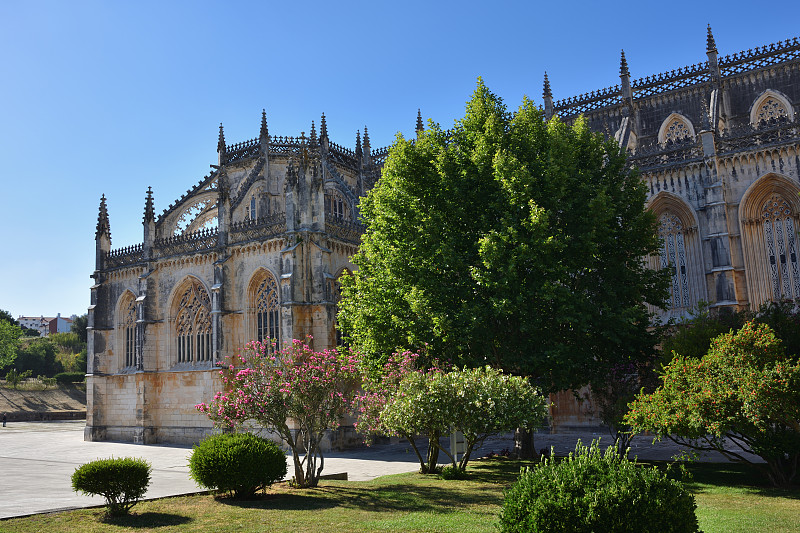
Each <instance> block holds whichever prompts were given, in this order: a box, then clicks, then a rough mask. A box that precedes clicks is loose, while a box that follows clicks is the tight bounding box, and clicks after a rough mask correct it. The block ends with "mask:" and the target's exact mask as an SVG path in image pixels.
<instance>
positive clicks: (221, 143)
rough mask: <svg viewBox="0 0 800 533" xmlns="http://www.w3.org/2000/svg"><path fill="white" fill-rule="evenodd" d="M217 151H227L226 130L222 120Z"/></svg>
mask: <svg viewBox="0 0 800 533" xmlns="http://www.w3.org/2000/svg"><path fill="white" fill-rule="evenodd" d="M217 152H219V153H222V154H224V153H225V132H224V131H223V130H222V122H220V123H219V140H218V141H217Z"/></svg>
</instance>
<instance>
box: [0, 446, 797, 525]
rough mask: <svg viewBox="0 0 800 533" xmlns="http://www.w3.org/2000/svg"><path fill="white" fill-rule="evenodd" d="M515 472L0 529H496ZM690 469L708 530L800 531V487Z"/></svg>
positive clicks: (481, 464)
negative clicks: (773, 485)
mask: <svg viewBox="0 0 800 533" xmlns="http://www.w3.org/2000/svg"><path fill="white" fill-rule="evenodd" d="M519 467H520V463H519V462H517V461H509V460H501V459H494V460H487V461H477V462H475V463H474V466H473V467H472V468H471V469H470V470H471V472H472V474H471V477H470V479H468V480H465V481H443V480H440V479H438V478H436V477H432V476H421V475H418V474H399V475H393V476H385V477H382V478H379V479H376V480H373V481H369V482H354V481H349V482H348V481H323V482H322V483H321V486H320V487H319V488H317V489H312V490H296V489H290V488H288V487H287V486H286V485H285V484H281V485H277V486H275V487H273V488H272V489H271V490H270V491H269V492H268V494H267V495H266V496H264V497H262V498H261V499H258V500H256V501H248V502H237V501H234V500H230V499H227V498H214V497H213V496H187V497H178V498H166V499H161V500H154V501H150V502H144V503H140V504H138V505H136V506H135V507H134V508H133V511H132V515H131V516H129V517H125V518H120V519H116V520H114V521H112V522H109V523H103V522H101V521H100V517H101V515H102V513H103V511H102V509H86V510H80V511H72V512H64V513H56V514H51V515H38V516H33V517H29V518H22V519H13V520H7V521H0V532H9V533H13V532H30V533H42V532H45V531H46V532H51V531H53V532H62V531H63V532H80V533H90V532H95V531H113V532H118V533H122V532H134V531H136V532H145V531H157V532H163V533H169V532H173V531H181V532H187V531H197V532H217V531H237V532H251V531H253V532H254V531H259V532H261V531H292V532H300V531H313V532H318V531H319V532H327V531H330V532H334V531H335V532H342V531H344V532H351V531H352V532H355V531H435V532H446V531H455V532H459V533H468V532H473V531H475V532H480V531H487V532H488V531H496V528H495V524H496V522H497V518H496V516H497V513H498V509H499V506H500V503H501V501H502V497H503V488H504V487H506V486H507V485H508V484H509V483H511V482H513V480H514V478H515V476H516V474H517V473H518V472H519ZM691 470H692V472H693V480H692V481H691V482H690V485H689V486H690V488H691V489H692V490H693V491H695V493H696V495H697V502H698V508H699V509H698V517H699V519H700V527H701V528H702V529H703V530H704V531H705V533H715V532H720V533H721V532H725V533H729V532H734V533H735V532H753V531H764V532H770V533H772V532H788V531H797V532H800V520H798V517H800V489H797V490H793V491H776V490H771V489H767V488H765V487H763V486H758V484H752V483H753V480H754V479H756V478H755V476H754V475H753V474H751V473H750V472H749V471H747V470H746V469H744V468H742V467H738V466H731V465H702V464H700V465H695V466H693V467H692V468H691ZM309 511H310V512H309Z"/></svg>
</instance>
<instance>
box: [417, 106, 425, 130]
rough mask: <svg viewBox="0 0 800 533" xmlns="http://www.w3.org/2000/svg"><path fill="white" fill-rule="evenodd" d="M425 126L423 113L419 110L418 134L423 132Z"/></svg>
mask: <svg viewBox="0 0 800 533" xmlns="http://www.w3.org/2000/svg"><path fill="white" fill-rule="evenodd" d="M424 129H425V126H423V124H422V111H420V110H419V108H417V133H419V132H421V131H423V130H424Z"/></svg>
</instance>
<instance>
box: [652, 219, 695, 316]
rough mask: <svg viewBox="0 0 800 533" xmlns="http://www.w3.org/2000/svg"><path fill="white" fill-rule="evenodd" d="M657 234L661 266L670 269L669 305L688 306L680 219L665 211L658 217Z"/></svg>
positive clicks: (683, 238)
mask: <svg viewBox="0 0 800 533" xmlns="http://www.w3.org/2000/svg"><path fill="white" fill-rule="evenodd" d="M659 223H660V224H659V228H658V235H659V237H661V253H660V255H661V268H662V269H664V268H666V269H670V270H671V272H672V284H671V285H670V307H671V308H672V309H676V308H679V307H689V306H690V305H691V300H690V297H689V279H688V276H687V271H686V244H685V237H684V231H683V225H682V224H681V221H680V219H679V218H678V217H677V216H676V215H674V214H673V213H671V212H669V211H667V212H665V213H664V214H663V215H661V216H660V217H659Z"/></svg>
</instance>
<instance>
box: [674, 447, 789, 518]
mask: <svg viewBox="0 0 800 533" xmlns="http://www.w3.org/2000/svg"><path fill="white" fill-rule="evenodd" d="M690 472H691V473H692V477H693V479H692V480H691V481H689V482H688V483H687V486H688V487H689V489H690V490H692V492H694V493H695V497H696V498H697V518H698V521H699V522H700V529H702V530H703V531H704V532H705V533H723V532H724V533H745V532H762V531H763V532H769V533H790V532H800V521H798V517H800V487H797V486H796V485H795V487H794V488H793V489H792V490H786V489H783V490H782V489H774V488H771V487H769V486H768V485H767V484H766V480H765V478H763V477H762V475H761V474H760V473H758V472H756V471H754V470H752V469H750V468H748V467H746V466H745V465H738V464H708V463H696V464H693V465H692V466H691V468H690Z"/></svg>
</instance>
